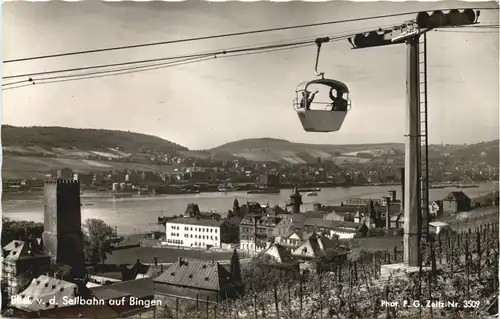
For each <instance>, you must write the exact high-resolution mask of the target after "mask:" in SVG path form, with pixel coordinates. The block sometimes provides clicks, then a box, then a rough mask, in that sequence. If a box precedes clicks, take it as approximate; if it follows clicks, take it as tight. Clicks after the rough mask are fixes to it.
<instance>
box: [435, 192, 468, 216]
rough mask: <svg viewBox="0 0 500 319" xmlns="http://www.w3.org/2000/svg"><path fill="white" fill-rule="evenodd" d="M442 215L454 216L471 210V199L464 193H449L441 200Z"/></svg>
mask: <svg viewBox="0 0 500 319" xmlns="http://www.w3.org/2000/svg"><path fill="white" fill-rule="evenodd" d="M442 203H443V213H444V214H456V213H459V212H465V211H468V210H470V209H471V199H470V198H469V196H467V195H465V193H464V192H451V193H449V194H448V196H446V197H445V198H443V201H442Z"/></svg>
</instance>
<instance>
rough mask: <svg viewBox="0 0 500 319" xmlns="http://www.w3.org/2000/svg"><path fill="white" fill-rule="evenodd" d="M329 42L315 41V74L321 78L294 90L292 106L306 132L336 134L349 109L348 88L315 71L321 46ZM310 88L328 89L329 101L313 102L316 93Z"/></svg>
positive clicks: (326, 39) (304, 83)
mask: <svg viewBox="0 0 500 319" xmlns="http://www.w3.org/2000/svg"><path fill="white" fill-rule="evenodd" d="M329 40H330V39H329V38H318V39H316V44H317V45H318V51H317V56H316V66H315V73H316V75H317V76H321V78H320V79H316V80H312V81H309V82H303V83H301V84H299V85H298V86H297V89H296V90H295V94H296V97H295V99H294V101H293V106H294V109H295V111H296V112H297V115H298V116H299V119H300V122H301V123H302V127H303V128H304V130H305V131H306V132H336V131H338V130H340V128H341V127H342V124H343V123H344V120H345V118H346V116H347V113H348V112H349V110H350V109H351V102H350V99H349V88H348V87H347V85H345V84H344V83H342V82H340V81H337V80H332V79H325V78H324V73H318V71H317V70H318V62H319V54H320V50H321V44H322V43H323V42H328V41H329ZM311 86H322V87H326V88H328V89H329V90H330V94H329V98H330V101H329V102H318V101H315V100H314V99H315V95H316V93H318V91H316V92H311V91H310V87H311ZM333 92H335V94H333ZM318 105H321V106H322V109H316V108H312V107H313V106H318Z"/></svg>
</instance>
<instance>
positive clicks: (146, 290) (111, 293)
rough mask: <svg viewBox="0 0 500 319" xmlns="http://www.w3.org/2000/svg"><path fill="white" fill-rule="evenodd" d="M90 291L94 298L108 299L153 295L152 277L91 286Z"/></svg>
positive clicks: (141, 297)
mask: <svg viewBox="0 0 500 319" xmlns="http://www.w3.org/2000/svg"><path fill="white" fill-rule="evenodd" d="M90 291H91V292H92V294H93V295H94V296H95V297H96V298H98V299H101V300H110V299H116V298H120V297H125V296H134V297H137V298H140V299H143V298H148V297H152V296H154V292H153V279H152V278H142V279H136V280H128V281H122V282H118V283H115V284H111V285H104V286H99V287H92V288H90Z"/></svg>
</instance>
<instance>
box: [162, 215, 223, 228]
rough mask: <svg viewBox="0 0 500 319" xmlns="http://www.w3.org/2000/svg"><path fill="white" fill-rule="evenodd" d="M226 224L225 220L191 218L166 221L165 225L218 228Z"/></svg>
mask: <svg viewBox="0 0 500 319" xmlns="http://www.w3.org/2000/svg"><path fill="white" fill-rule="evenodd" d="M225 222H226V220H225V219H218V220H217V219H214V218H203V217H200V218H193V217H178V218H175V219H171V220H169V221H167V224H183V225H196V226H207V227H220V226H221V225H222V224H224V223H225Z"/></svg>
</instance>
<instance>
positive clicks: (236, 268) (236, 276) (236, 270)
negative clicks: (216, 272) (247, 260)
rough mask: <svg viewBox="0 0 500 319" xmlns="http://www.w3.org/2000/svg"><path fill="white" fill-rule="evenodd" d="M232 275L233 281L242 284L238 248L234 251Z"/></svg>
mask: <svg viewBox="0 0 500 319" xmlns="http://www.w3.org/2000/svg"><path fill="white" fill-rule="evenodd" d="M231 275H232V277H233V280H235V281H237V282H241V264H240V256H239V255H238V252H237V251H236V248H235V249H234V250H233V255H232V256H231Z"/></svg>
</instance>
